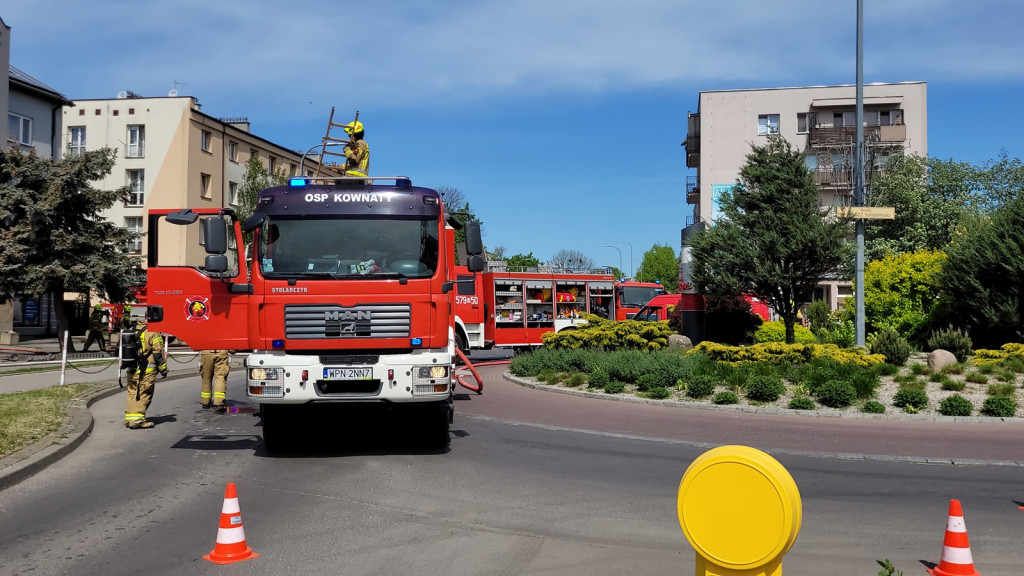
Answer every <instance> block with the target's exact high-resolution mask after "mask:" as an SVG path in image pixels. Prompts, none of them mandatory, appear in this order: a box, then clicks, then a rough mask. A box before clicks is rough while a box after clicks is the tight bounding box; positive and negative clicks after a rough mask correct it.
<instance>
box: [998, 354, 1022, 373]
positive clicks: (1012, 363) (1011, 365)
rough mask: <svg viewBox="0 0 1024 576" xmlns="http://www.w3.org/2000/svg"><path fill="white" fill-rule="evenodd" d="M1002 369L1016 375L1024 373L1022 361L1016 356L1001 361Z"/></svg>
mask: <svg viewBox="0 0 1024 576" xmlns="http://www.w3.org/2000/svg"><path fill="white" fill-rule="evenodd" d="M1003 367H1004V368H1006V369H1007V370H1012V371H1014V372H1016V373H1017V374H1020V373H1021V372H1024V360H1021V359H1020V358H1018V357H1016V356H1010V357H1008V358H1007V359H1006V360H1003Z"/></svg>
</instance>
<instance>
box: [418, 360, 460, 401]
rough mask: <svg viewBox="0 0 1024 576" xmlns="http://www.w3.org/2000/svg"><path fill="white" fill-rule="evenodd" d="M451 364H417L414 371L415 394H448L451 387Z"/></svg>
mask: <svg viewBox="0 0 1024 576" xmlns="http://www.w3.org/2000/svg"><path fill="white" fill-rule="evenodd" d="M450 368H451V367H450V366H447V365H445V366H417V367H416V369H415V371H414V372H413V375H414V376H413V379H412V384H413V394H415V395H423V394H447V393H448V392H449V390H450V389H451V382H452V379H451V372H450Z"/></svg>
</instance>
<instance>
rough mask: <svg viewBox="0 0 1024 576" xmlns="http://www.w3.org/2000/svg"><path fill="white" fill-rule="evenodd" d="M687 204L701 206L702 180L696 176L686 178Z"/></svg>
mask: <svg viewBox="0 0 1024 576" xmlns="http://www.w3.org/2000/svg"><path fill="white" fill-rule="evenodd" d="M686 203H687V204H700V180H699V179H698V178H697V177H696V176H687V177H686Z"/></svg>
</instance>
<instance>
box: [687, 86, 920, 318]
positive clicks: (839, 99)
mask: <svg viewBox="0 0 1024 576" xmlns="http://www.w3.org/2000/svg"><path fill="white" fill-rule="evenodd" d="M856 96H857V93H856V86H855V85H852V84H851V85H842V86H810V87H803V88H768V89H757V90H712V91H707V92H701V93H700V99H699V102H698V106H697V112H691V113H690V114H689V115H688V118H687V134H686V141H685V142H684V143H683V144H684V146H685V147H686V166H687V167H688V168H695V169H696V170H697V174H696V176H688V177H687V181H686V203H687V204H688V205H692V206H693V209H692V213H691V214H689V215H687V217H686V226H687V227H689V226H691V225H694V224H695V223H700V222H703V223H712V222H713V221H714V220H715V219H716V218H717V217H718V208H717V197H718V195H719V194H721V192H722V191H723V190H727V189H729V188H730V187H732V186H733V185H734V184H735V183H736V180H737V178H738V176H739V171H740V168H741V167H742V166H743V164H744V163H745V162H746V156H747V154H748V153H749V152H750V147H751V145H758V146H761V145H764V144H765V143H766V141H767V137H768V135H770V134H781V135H782V136H783V137H784V138H785V139H786V140H787V141H789V143H790V144H792V145H793V146H796V147H797V148H799V149H800V150H803V151H804V154H805V155H806V158H807V167H808V168H810V169H811V171H812V172H813V173H814V176H815V180H816V181H817V183H818V185H819V186H820V188H821V206H822V208H831V207H836V206H849V205H852V204H853V158H854V142H855V141H856V122H855V113H856ZM863 100H864V163H865V170H864V184H865V187H866V188H867V187H869V186H870V184H871V180H872V179H873V178H875V177H877V176H878V175H879V174H881V173H882V171H883V170H884V167H885V163H886V160H887V159H888V157H889V156H892V155H895V154H909V153H916V154H919V155H921V156H926V155H927V154H928V105H927V84H926V83H925V82H900V83H895V84H865V85H864V92H863ZM686 237H688V231H687V230H685V229H684V231H683V238H686ZM850 293H851V288H850V282H849V281H845V280H842V279H837V280H836V281H832V282H827V283H824V284H823V285H822V286H821V287H820V288H819V293H818V294H816V295H815V299H825V300H827V301H828V302H829V304H830V306H831V307H832V309H837V308H839V307H841V306H842V305H843V300H844V298H845V297H846V296H848V295H850Z"/></svg>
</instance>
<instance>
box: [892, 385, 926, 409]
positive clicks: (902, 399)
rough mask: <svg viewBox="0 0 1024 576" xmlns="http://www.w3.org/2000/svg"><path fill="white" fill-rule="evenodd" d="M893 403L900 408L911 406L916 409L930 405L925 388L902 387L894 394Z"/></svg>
mask: <svg viewBox="0 0 1024 576" xmlns="http://www.w3.org/2000/svg"><path fill="white" fill-rule="evenodd" d="M892 404H893V406H899V407H900V408H906V407H907V406H910V407H911V408H913V409H914V410H922V409H924V408H925V407H927V406H928V394H927V393H926V392H925V391H924V390H917V389H914V388H900V389H899V390H897V391H896V395H895V396H893V399H892Z"/></svg>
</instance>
